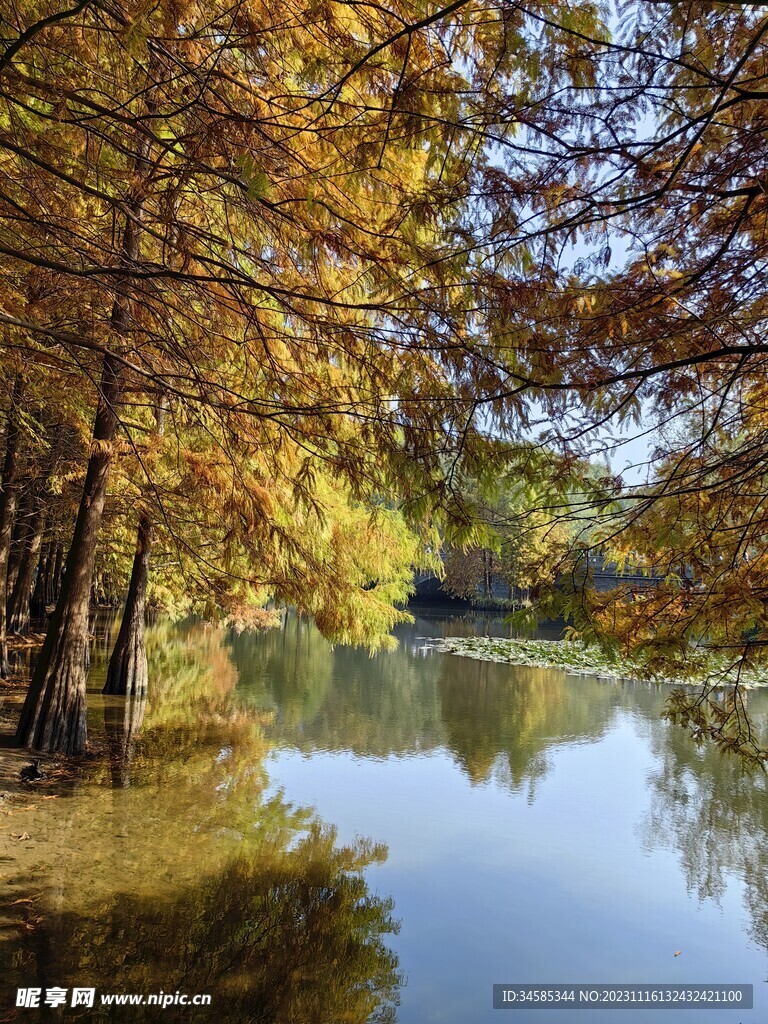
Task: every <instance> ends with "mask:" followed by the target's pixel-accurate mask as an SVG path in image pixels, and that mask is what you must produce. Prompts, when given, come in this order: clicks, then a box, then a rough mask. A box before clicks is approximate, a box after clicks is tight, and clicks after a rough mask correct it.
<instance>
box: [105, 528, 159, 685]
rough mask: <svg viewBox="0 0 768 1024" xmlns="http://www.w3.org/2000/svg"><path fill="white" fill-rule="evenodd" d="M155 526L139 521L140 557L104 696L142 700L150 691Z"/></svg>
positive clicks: (132, 576) (130, 587)
mask: <svg viewBox="0 0 768 1024" xmlns="http://www.w3.org/2000/svg"><path fill="white" fill-rule="evenodd" d="M151 545H152V525H151V523H150V521H149V518H148V516H142V517H141V519H140V520H139V531H138V537H137V539H136V554H135V555H134V557H133V568H132V570H131V582H130V585H129V587H128V596H127V598H126V600H125V610H124V612H123V620H122V622H121V623H120V632H119V633H118V635H117V643H116V644H115V648H114V650H113V651H112V657H111V658H110V659H109V668H108V669H107V681H106V682H105V684H104V689H103V690H102V693H117V694H128V695H129V696H132V697H136V696H141V695H143V694H145V693H146V691H147V649H146V645H145V643H144V611H145V608H146V602H147V580H148V578H149V552H150V548H151Z"/></svg>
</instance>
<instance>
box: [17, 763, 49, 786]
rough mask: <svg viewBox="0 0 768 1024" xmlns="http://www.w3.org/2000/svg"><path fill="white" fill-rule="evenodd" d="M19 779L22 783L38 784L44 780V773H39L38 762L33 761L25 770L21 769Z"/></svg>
mask: <svg viewBox="0 0 768 1024" xmlns="http://www.w3.org/2000/svg"><path fill="white" fill-rule="evenodd" d="M19 778H20V779H21V781H22V782H39V781H40V779H44V778H45V772H41V771H40V761H39V760H37V761H33V762H32V764H28V765H27V767H26V768H22V769H21V771H20V772H19Z"/></svg>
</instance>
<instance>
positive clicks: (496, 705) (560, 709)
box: [438, 657, 621, 794]
mask: <svg viewBox="0 0 768 1024" xmlns="http://www.w3.org/2000/svg"><path fill="white" fill-rule="evenodd" d="M441 664H442V670H441V673H440V678H439V681H438V692H439V696H440V706H441V709H442V715H443V721H444V723H445V728H446V738H447V745H448V746H449V747H450V749H451V750H452V751H453V753H454V754H455V756H456V758H457V760H458V762H459V764H460V765H461V766H462V768H463V769H464V771H465V772H466V773H467V775H468V776H469V778H470V779H471V780H472V782H476V783H477V782H485V781H487V780H488V779H490V778H495V779H496V780H497V781H498V782H500V783H501V784H502V785H507V786H509V787H510V788H512V789H517V788H519V787H520V786H521V785H522V784H523V783H525V782H527V783H528V784H529V785H530V786H531V787H532V788H531V794H532V793H533V786H534V785H535V783H536V782H537V781H538V780H539V779H541V778H542V777H543V776H544V775H545V774H546V772H547V770H548V760H547V753H548V751H549V750H550V749H552V748H553V747H554V746H556V745H558V744H561V743H568V742H578V741H583V740H596V739H598V738H599V737H600V736H601V735H602V734H603V733H604V732H605V730H606V729H607V727H608V726H609V724H610V722H611V720H612V718H613V714H614V711H615V709H616V707H617V704H618V703H619V701H620V699H621V697H620V692H619V691H617V689H616V688H615V687H612V686H607V685H603V684H600V683H596V682H595V681H594V680H591V679H574V678H573V677H569V676H566V675H565V673H564V672H560V671H556V670H551V669H541V668H528V667H525V668H523V667H514V666H510V665H504V664H499V663H496V662H487V661H475V660H473V659H471V658H457V657H445V658H444V659H443V660H442V662H441Z"/></svg>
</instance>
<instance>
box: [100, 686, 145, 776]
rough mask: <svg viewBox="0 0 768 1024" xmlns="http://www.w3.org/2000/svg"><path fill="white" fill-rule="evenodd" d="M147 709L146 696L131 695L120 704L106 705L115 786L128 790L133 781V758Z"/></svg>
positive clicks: (110, 761) (108, 738) (105, 717)
mask: <svg viewBox="0 0 768 1024" xmlns="http://www.w3.org/2000/svg"><path fill="white" fill-rule="evenodd" d="M146 709H147V698H146V695H141V696H138V697H128V698H127V699H126V700H125V701H121V702H120V704H118V705H110V704H105V706H104V729H105V732H106V736H107V746H108V748H109V765H110V771H111V775H112V788H113V789H126V788H127V787H128V786H130V784H131V778H130V773H131V761H132V760H133V755H134V751H135V748H136V737H137V736H138V734H139V731H140V729H141V726H142V723H143V721H144V713H145V711H146Z"/></svg>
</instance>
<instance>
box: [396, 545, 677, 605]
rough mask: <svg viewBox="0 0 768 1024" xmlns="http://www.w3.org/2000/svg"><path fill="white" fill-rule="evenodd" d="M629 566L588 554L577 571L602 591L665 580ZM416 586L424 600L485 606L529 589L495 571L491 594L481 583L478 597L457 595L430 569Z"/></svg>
mask: <svg viewBox="0 0 768 1024" xmlns="http://www.w3.org/2000/svg"><path fill="white" fill-rule="evenodd" d="M629 569H630V571H627V572H619V567H618V566H617V565H616V563H615V562H606V561H605V560H604V559H603V558H602V556H601V555H589V556H588V558H587V559H585V564H584V565H583V568H581V566H580V567H579V569H578V570H577V572H578V573H579V574H580V575H581V574H586V573H587V572H589V574H590V577H591V583H592V586H593V587H594V588H595V589H596V590H601V591H604V590H613V589H614V587H619V586H624V587H629V588H630V589H632V590H646V589H647V588H648V587H655V586H657V585H658V583H659V582H660V581H661V580H662V579H664V576H663V575H661V574H660V573H657V572H656V571H655V570H654V569H652V568H650V567H648V568H647V569H646V571H643V567H642V566H639V565H635V566H630V567H629ZM631 570H634V571H631ZM563 582H565V581H563ZM414 585H415V587H416V595H415V598H414V600H416V601H424V602H445V601H461V602H462V603H464V604H470V603H471V604H475V605H482V604H483V602H486V601H488V599H489V598H490V599H491V600H492V601H493V602H494V603H495V602H497V601H509V602H512V603H514V602H515V601H521V600H524V599H525V598H526V597H527V596H528V595H527V591H524V590H519V589H518V588H517V587H515V588H511V587H510V586H509V584H508V583H507V582H506V580H505V579H503V577H502V576H500V575H499V573H497V572H493V571H492V572H491V573H490V593H489V594H486V593H485V590H484V587H483V586H482V585H481V584H480V583H478V585H477V593H476V596H475V598H474V599H472V600H471V601H464V600H463V599H461V598H456V597H454V595H453V594H450V593H448V591H446V590H443V586H442V582H441V580H439V579H438V577H437V576H436V575H435V573H434V572H431V571H423V570H422V571H420V572H417V573H416V575H415V577H414Z"/></svg>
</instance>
